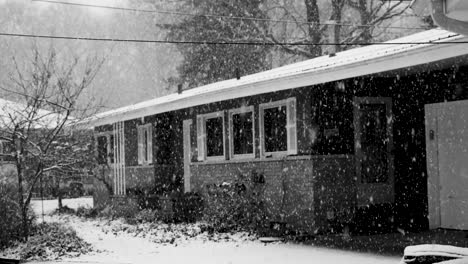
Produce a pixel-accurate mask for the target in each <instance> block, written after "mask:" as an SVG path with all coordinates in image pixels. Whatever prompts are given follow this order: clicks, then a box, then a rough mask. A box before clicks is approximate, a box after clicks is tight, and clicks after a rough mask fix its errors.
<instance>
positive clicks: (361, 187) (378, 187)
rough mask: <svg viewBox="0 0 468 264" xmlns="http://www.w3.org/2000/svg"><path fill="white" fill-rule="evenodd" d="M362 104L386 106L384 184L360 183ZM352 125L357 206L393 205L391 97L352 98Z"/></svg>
mask: <svg viewBox="0 0 468 264" xmlns="http://www.w3.org/2000/svg"><path fill="white" fill-rule="evenodd" d="M362 104H384V105H385V106H386V116H387V136H388V140H389V141H388V144H387V153H388V155H387V164H388V178H387V182H385V183H362V176H361V175H362V173H361V163H362V159H363V152H362V149H361V145H360V142H361V130H362V129H361V126H360V123H359V120H360V117H361V114H362V112H361V111H360V105H362ZM353 106H354V107H353V108H354V111H353V118H354V119H353V123H354V151H355V166H356V167H355V169H356V171H355V173H356V181H357V205H358V206H366V205H369V204H382V203H393V202H394V200H395V190H394V181H395V180H394V177H395V176H394V174H395V167H394V154H393V123H394V116H393V111H392V98H391V97H354V99H353Z"/></svg>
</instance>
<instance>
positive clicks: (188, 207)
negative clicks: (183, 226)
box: [173, 193, 203, 223]
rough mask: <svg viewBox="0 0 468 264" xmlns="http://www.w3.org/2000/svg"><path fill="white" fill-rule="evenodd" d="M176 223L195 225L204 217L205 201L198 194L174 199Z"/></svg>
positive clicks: (189, 194)
mask: <svg viewBox="0 0 468 264" xmlns="http://www.w3.org/2000/svg"><path fill="white" fill-rule="evenodd" d="M173 210H174V221H176V222H185V223H193V222H195V221H197V220H199V219H200V218H201V217H202V215H203V200H202V197H201V196H200V195H199V194H198V193H184V194H182V195H180V196H177V197H175V198H174V199H173Z"/></svg>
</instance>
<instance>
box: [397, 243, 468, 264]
mask: <svg viewBox="0 0 468 264" xmlns="http://www.w3.org/2000/svg"><path fill="white" fill-rule="evenodd" d="M400 263H401V264H408V263H414V264H435V263H443V264H464V263H465V264H468V248H462V247H455V246H448V245H438V244H423V245H416V246H408V247H406V248H405V251H404V256H403V258H402V259H401V262H400Z"/></svg>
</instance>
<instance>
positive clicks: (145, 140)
mask: <svg viewBox="0 0 468 264" xmlns="http://www.w3.org/2000/svg"><path fill="white" fill-rule="evenodd" d="M143 133H144V134H143V160H144V161H145V162H148V161H149V157H148V130H147V129H145V130H143Z"/></svg>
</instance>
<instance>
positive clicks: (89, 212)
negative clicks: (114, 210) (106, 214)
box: [76, 206, 101, 218]
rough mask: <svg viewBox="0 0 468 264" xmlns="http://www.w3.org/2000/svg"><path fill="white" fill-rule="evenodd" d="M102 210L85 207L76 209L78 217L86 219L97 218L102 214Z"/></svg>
mask: <svg viewBox="0 0 468 264" xmlns="http://www.w3.org/2000/svg"><path fill="white" fill-rule="evenodd" d="M100 210H101V209H100V208H96V207H93V208H88V207H84V206H80V207H78V208H77V209H76V215H77V216H79V217H86V218H95V217H97V216H98V215H99V213H100Z"/></svg>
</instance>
